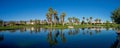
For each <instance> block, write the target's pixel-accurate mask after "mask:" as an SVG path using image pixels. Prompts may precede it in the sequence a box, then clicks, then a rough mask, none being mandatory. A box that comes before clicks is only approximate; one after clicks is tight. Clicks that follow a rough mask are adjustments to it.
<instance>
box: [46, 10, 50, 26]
mask: <svg viewBox="0 0 120 48" xmlns="http://www.w3.org/2000/svg"><path fill="white" fill-rule="evenodd" d="M46 18H47V21H48V24H50V14H49V12H48V13H46Z"/></svg>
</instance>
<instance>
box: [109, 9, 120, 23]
mask: <svg viewBox="0 0 120 48" xmlns="http://www.w3.org/2000/svg"><path fill="white" fill-rule="evenodd" d="M111 19H112V20H113V21H114V22H115V23H117V24H120V7H119V8H118V9H116V10H114V11H113V12H112V16H111Z"/></svg>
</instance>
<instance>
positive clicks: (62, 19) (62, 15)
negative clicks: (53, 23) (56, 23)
mask: <svg viewBox="0 0 120 48" xmlns="http://www.w3.org/2000/svg"><path fill="white" fill-rule="evenodd" d="M65 16H66V14H65V13H64V12H62V14H61V15H60V19H61V24H62V25H63V26H64V18H65Z"/></svg>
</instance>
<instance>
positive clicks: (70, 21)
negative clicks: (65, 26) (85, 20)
mask: <svg viewBox="0 0 120 48" xmlns="http://www.w3.org/2000/svg"><path fill="white" fill-rule="evenodd" d="M68 21H69V25H71V24H72V18H71V17H69V18H68Z"/></svg>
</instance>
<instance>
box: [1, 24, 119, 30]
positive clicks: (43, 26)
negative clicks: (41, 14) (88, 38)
mask: <svg viewBox="0 0 120 48" xmlns="http://www.w3.org/2000/svg"><path fill="white" fill-rule="evenodd" d="M68 26H69V25H64V26H62V25H56V26H54V25H52V26H51V25H14V26H1V27H0V30H11V29H19V28H25V27H41V28H68ZM72 26H73V27H74V28H85V27H118V26H120V24H97V25H86V24H85V25H72Z"/></svg>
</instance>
